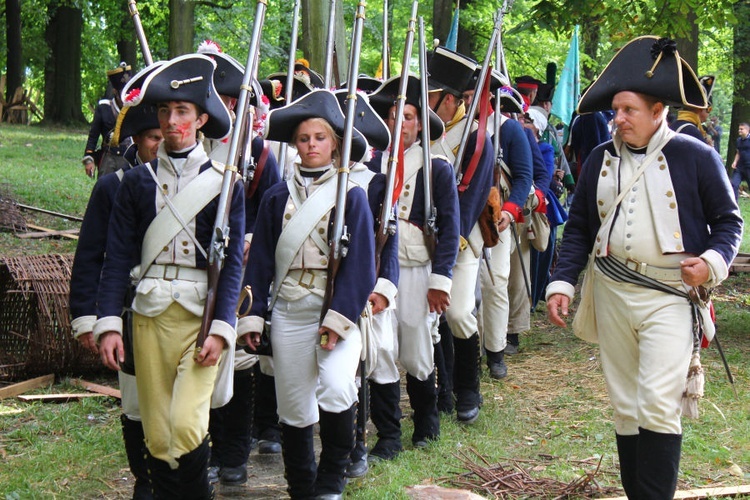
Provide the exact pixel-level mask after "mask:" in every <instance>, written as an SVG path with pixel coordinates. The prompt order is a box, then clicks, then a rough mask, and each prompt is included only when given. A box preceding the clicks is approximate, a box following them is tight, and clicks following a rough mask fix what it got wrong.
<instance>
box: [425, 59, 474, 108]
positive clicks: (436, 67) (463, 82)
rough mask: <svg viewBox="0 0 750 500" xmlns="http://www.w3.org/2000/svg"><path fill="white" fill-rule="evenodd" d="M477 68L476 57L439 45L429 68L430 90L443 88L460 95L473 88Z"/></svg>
mask: <svg viewBox="0 0 750 500" xmlns="http://www.w3.org/2000/svg"><path fill="white" fill-rule="evenodd" d="M476 68H477V62H476V61H475V60H474V59H471V58H470V57H466V56H465V55H463V54H459V53H458V52H454V51H452V50H450V49H446V48H445V47H437V48H436V49H435V51H434V52H433V54H432V57H430V62H429V64H428V68H427V72H428V73H429V75H430V76H429V84H430V90H431V91H437V90H443V91H445V92H449V93H451V94H453V95H455V96H459V97H460V96H461V94H463V93H464V91H466V90H469V89H470V88H471V81H472V77H473V75H474V71H475V70H476Z"/></svg>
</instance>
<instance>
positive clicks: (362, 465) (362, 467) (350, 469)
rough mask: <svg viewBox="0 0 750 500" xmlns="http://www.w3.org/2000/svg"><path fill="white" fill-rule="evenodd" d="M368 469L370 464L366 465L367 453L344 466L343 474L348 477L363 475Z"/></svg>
mask: <svg viewBox="0 0 750 500" xmlns="http://www.w3.org/2000/svg"><path fill="white" fill-rule="evenodd" d="M368 470H370V466H369V465H367V455H365V456H364V457H362V458H361V459H359V460H357V461H356V462H352V463H350V464H349V465H348V466H347V467H346V472H345V473H344V475H345V476H346V477H349V478H357V477H363V476H364V475H365V474H367V471H368Z"/></svg>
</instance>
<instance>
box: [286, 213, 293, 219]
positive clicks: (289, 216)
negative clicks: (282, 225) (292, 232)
mask: <svg viewBox="0 0 750 500" xmlns="http://www.w3.org/2000/svg"><path fill="white" fill-rule="evenodd" d="M284 218H285V219H286V220H289V219H291V218H292V214H284Z"/></svg>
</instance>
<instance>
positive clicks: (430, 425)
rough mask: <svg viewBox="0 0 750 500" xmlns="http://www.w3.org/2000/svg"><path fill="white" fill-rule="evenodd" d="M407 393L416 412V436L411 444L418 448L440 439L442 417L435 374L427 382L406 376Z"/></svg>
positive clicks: (431, 374) (413, 436)
mask: <svg viewBox="0 0 750 500" xmlns="http://www.w3.org/2000/svg"><path fill="white" fill-rule="evenodd" d="M406 392H408V393H409V401H410V403H411V407H412V409H413V410H414V434H413V435H412V438H411V442H412V443H413V444H414V445H415V446H418V447H422V446H426V445H427V442H428V441H431V440H434V439H438V438H439V437H440V417H439V416H438V410H437V391H436V389H435V372H434V371H433V372H432V373H430V375H429V376H428V377H427V379H425V380H419V379H417V378H416V377H412V376H411V375H409V374H408V373H407V374H406Z"/></svg>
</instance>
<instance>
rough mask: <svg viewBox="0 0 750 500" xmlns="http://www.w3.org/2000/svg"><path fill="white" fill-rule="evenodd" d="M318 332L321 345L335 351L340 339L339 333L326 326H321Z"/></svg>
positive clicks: (327, 349)
mask: <svg viewBox="0 0 750 500" xmlns="http://www.w3.org/2000/svg"><path fill="white" fill-rule="evenodd" d="M318 333H319V334H320V347H321V348H322V349H324V350H326V351H333V348H334V347H336V343H337V342H338V341H339V334H338V333H336V332H334V331H333V330H330V329H328V328H326V327H324V326H321V327H320V330H318Z"/></svg>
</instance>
